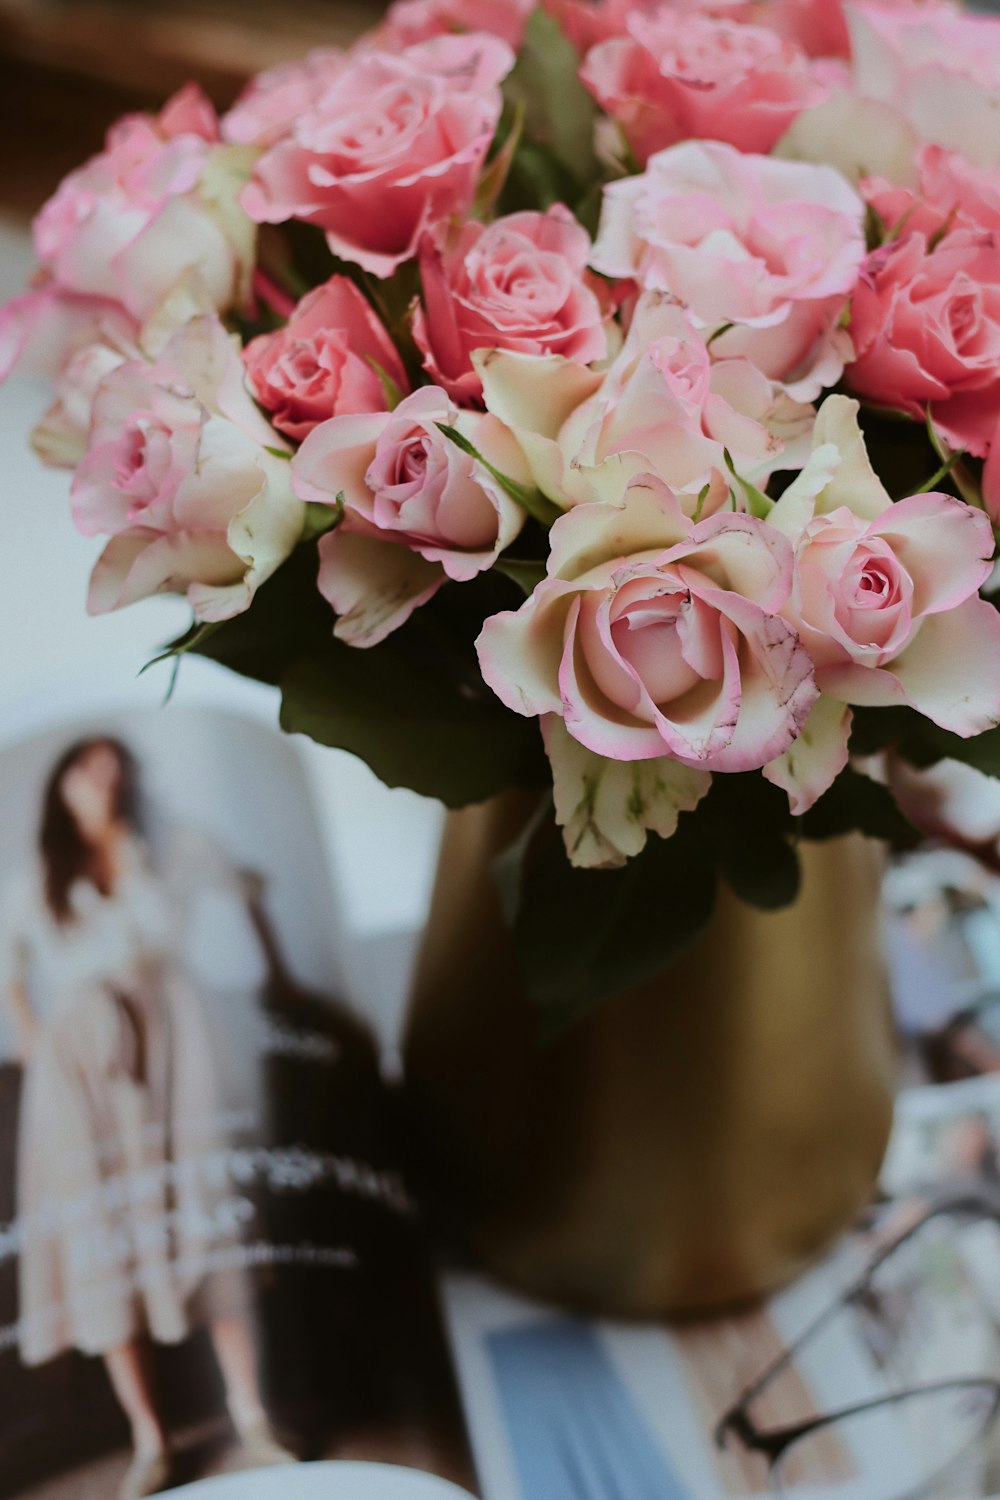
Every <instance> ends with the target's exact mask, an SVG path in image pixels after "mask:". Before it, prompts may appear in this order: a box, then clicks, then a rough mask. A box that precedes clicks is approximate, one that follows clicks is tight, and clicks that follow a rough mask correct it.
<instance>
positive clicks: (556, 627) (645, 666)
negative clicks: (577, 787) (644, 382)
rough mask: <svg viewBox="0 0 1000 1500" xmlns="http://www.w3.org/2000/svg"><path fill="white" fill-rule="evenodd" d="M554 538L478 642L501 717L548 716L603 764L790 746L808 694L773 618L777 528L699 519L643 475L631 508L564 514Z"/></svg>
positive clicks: (783, 594) (804, 671) (739, 755)
mask: <svg viewBox="0 0 1000 1500" xmlns="http://www.w3.org/2000/svg"><path fill="white" fill-rule="evenodd" d="M551 545H552V550H551V553H550V556H549V561H548V577H547V578H546V579H545V580H544V581H543V582H542V583H540V584H539V585H538V586H537V587H536V589H535V591H534V593H533V594H532V595H531V597H530V598H529V599H528V600H527V601H526V602H525V603H524V604H523V605H522V607H521V608H520V609H519V610H518V611H517V612H516V613H507V614H501V615H495V616H493V617H492V618H491V619H489V620H487V622H486V624H485V626H484V627H483V631H482V634H481V635H480V637H479V641H478V650H479V660H480V666H481V668H482V672H483V676H484V678H485V680H486V682H487V683H488V684H489V685H490V687H492V689H493V691H494V692H495V693H496V694H497V695H498V697H500V698H501V700H502V701H503V702H504V703H505V704H506V705H507V706H508V708H511V709H513V711H514V712H515V713H519V714H524V715H527V716H533V715H536V714H537V715H541V716H542V717H543V723H544V721H545V718H546V716H548V715H555V716H557V717H558V718H560V719H562V720H563V721H564V723H565V726H566V729H567V730H568V731H569V734H570V735H571V736H572V737H573V739H575V740H576V741H578V742H579V743H580V744H581V745H583V746H585V747H586V748H587V749H588V750H590V751H592V752H593V753H594V754H596V755H601V756H606V757H608V758H609V759H611V760H622V761H630V760H652V759H656V758H659V757H662V756H669V757H670V758H671V759H672V760H676V761H679V762H680V763H681V764H682V765H686V766H693V767H696V768H699V769H702V770H706V771H751V770H755V769H758V768H759V767H761V766H763V765H764V764H765V763H766V762H767V761H769V760H770V759H771V758H772V757H774V756H776V755H780V754H781V753H782V752H783V751H784V750H786V749H787V748H788V746H789V745H790V744H791V742H792V740H793V739H794V738H795V736H796V734H797V733H798V731H799V729H800V728H801V726H802V724H803V723H804V721H805V719H806V717H807V715H808V713H809V710H810V708H811V707H812V705H813V703H814V702H815V699H816V687H815V684H814V682H813V674H812V664H811V662H810V660H809V656H808V653H807V652H806V651H805V650H804V648H803V647H802V645H801V644H800V642H799V640H798V638H797V636H796V635H795V632H794V631H793V629H792V628H791V626H789V625H788V624H787V623H786V622H785V621H784V620H783V619H781V618H779V612H780V611H781V609H782V608H783V607H784V605H785V603H786V602H787V599H788V594H789V590H790V588H791V582H792V553H791V548H790V546H789V545H788V542H787V541H786V539H785V538H784V537H783V536H782V535H781V534H780V533H779V532H777V531H775V530H773V529H772V528H771V527H769V526H768V525H767V524H766V523H765V522H763V521H758V520H755V519H754V518H753V517H751V516H746V515H733V514H727V513H719V514H718V515H715V516H711V517H709V519H708V520H705V521H700V522H697V523H696V522H694V521H692V520H691V518H690V517H689V516H687V515H686V514H685V510H684V507H683V505H682V504H681V503H680V501H679V500H678V498H677V497H676V496H675V495H673V494H672V493H671V491H670V490H669V489H667V488H666V487H665V486H664V485H662V484H660V483H659V482H658V481H656V480H652V479H650V480H645V479H642V478H638V479H636V480H635V481H634V482H633V484H632V485H631V486H630V488H629V491H628V492H627V494H626V497H625V501H624V504H622V505H617V506H616V505H609V504H601V505H585V506H578V507H577V508H576V509H575V510H572V511H570V512H569V513H568V514H567V515H565V516H563V517H561V518H560V519H559V520H558V521H556V523H555V525H554V526H553V527H552V532H551Z"/></svg>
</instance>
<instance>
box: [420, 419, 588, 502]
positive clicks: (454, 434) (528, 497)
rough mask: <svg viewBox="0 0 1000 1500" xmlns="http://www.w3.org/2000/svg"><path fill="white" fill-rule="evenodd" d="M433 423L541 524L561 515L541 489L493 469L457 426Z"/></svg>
mask: <svg viewBox="0 0 1000 1500" xmlns="http://www.w3.org/2000/svg"><path fill="white" fill-rule="evenodd" d="M434 425H435V426H436V427H437V428H438V429H439V431H441V432H443V433H444V435H445V437H446V438H449V439H450V440H451V441H452V442H453V443H454V444H455V447H456V448H461V450H462V452H463V453H467V454H468V455H469V457H470V458H474V459H475V461H476V463H479V464H482V466H483V468H484V469H485V470H486V472H487V473H488V474H492V475H493V478H494V479H495V480H496V482H497V484H498V485H499V486H500V488H501V489H502V490H503V491H504V492H505V493H506V494H508V495H509V496H510V498H511V499H512V500H514V501H516V502H517V504H518V505H520V507H521V509H522V510H526V511H527V513H528V515H529V516H533V517H534V519H535V520H536V521H538V522H539V523H540V524H541V525H542V526H551V525H552V522H553V521H555V520H558V518H559V517H560V516H561V515H562V511H561V510H560V509H559V507H558V506H557V505H553V503H552V501H551V500H548V499H546V497H545V496H544V495H543V494H542V492H541V490H535V489H529V488H528V487H527V485H523V484H518V482H517V480H516V479H511V477H510V475H509V474H502V473H501V472H500V470H499V469H495V468H494V467H493V465H492V464H491V463H490V462H489V460H488V459H485V458H484V457H483V455H482V454H481V453H480V452H479V449H478V448H477V447H476V446H475V444H474V443H470V441H469V439H468V438H467V437H466V436H465V435H464V434H463V433H461V432H459V430H458V428H457V427H449V426H448V424H447V422H436V423H435V424H434Z"/></svg>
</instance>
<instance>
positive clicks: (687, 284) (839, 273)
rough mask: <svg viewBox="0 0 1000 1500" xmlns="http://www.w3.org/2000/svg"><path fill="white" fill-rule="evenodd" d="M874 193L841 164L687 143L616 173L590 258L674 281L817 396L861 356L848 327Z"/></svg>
mask: <svg viewBox="0 0 1000 1500" xmlns="http://www.w3.org/2000/svg"><path fill="white" fill-rule="evenodd" d="M864 215H865V210H864V204H863V203H862V201H861V199H860V198H859V197H858V195H857V193H856V192H855V191H854V189H853V188H852V187H851V186H850V184H849V183H847V182H846V181H845V180H844V178H843V177H841V175H840V173H839V172H836V171H834V170H833V168H831V167H823V166H811V165H807V164H805V163H800V162H791V161H777V160H775V159H774V158H773V157H766V156H744V155H742V154H741V153H740V152H739V151H734V150H733V148H732V147H731V146H725V145H722V144H719V143H716V142H700V141H698V142H695V141H692V142H688V143H686V144H685V145H681V146H674V147H672V148H671V149H670V150H669V151H662V152H660V153H659V154H658V155H657V156H654V157H653V158H652V159H651V160H650V162H649V164H648V166H647V169H646V171H645V172H644V173H643V174H642V175H641V176H639V177H629V178H625V179H624V180H622V181H620V182H612V183H610V184H609V185H608V186H607V187H606V188H605V190H604V208H603V211H602V215H601V225H600V230H599V232H598V236H597V241H596V244H595V246H594V252H593V255H592V256H591V265H593V266H594V267H595V268H596V269H597V270H598V271H603V272H604V273H605V274H606V275H609V276H616V277H623V278H624V277H633V278H634V279H635V280H636V281H638V282H639V284H640V286H643V287H646V288H655V289H657V290H659V291H664V292H669V293H670V294H671V295H673V296H674V297H677V298H678V299H679V300H680V301H681V302H683V303H684V304H685V305H686V306H687V308H688V310H689V312H690V314H691V316H692V318H693V319H694V321H695V323H696V324H697V325H698V326H699V327H700V328H703V329H705V330H706V333H707V336H713V337H712V353H713V355H714V356H716V357H718V358H732V357H737V358H746V359H748V360H751V361H752V362H753V363H754V364H755V365H756V366H757V367H758V369H760V370H761V371H762V372H763V373H764V374H765V375H767V376H768V377H769V378H770V379H772V380H775V381H780V382H781V383H782V384H783V385H784V387H785V389H786V390H787V391H788V392H789V394H790V395H792V396H794V397H795V398H796V399H797V400H800V401H810V400H813V399H815V397H816V396H817V395H818V394H819V393H820V391H821V390H822V389H823V387H824V386H830V385H833V384H834V383H835V382H836V380H837V379H838V377H839V375H840V373H841V371H842V369H843V367H844V364H845V362H846V361H847V360H848V359H849V357H850V352H851V341H850V339H849V337H848V335H847V334H846V333H845V331H844V330H843V329H842V328H841V327H840V326H839V323H840V318H841V314H842V313H843V312H844V309H845V305H846V301H847V298H848V296H849V295H850V293H851V292H852V291H853V290H854V287H855V285H856V283H857V279H858V274H859V272H860V269H861V265H862V262H863V260H864V256H865V239H864V230H863V225H864Z"/></svg>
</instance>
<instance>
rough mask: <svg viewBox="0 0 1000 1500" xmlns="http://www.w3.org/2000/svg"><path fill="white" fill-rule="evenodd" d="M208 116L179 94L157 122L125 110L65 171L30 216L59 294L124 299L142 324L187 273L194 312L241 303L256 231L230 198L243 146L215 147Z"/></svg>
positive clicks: (193, 98) (196, 98) (192, 94)
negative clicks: (101, 145) (99, 144)
mask: <svg viewBox="0 0 1000 1500" xmlns="http://www.w3.org/2000/svg"><path fill="white" fill-rule="evenodd" d="M213 131H214V114H212V112H211V107H210V106H209V105H208V103H207V101H205V100H203V99H202V98H201V96H200V95H199V94H198V93H197V92H196V91H191V90H185V91H184V92H183V93H182V94H181V95H178V96H177V97H176V98H175V99H173V100H171V101H170V103H169V104H168V105H167V106H166V108H165V109H164V110H163V111H162V112H161V114H160V115H159V116H158V117H157V118H155V119H154V118H153V117H151V116H147V115H129V116H127V117H126V118H125V119H123V120H120V121H119V122H118V124H117V125H114V126H112V128H111V130H110V131H109V132H108V137H107V144H106V147H105V150H104V151H103V152H101V154H100V155H98V156H95V157H93V158H92V159H91V160H90V161H89V162H88V163H87V164H86V165H85V166H83V167H81V168H80V169H79V170H78V171H76V172H72V173H70V175H69V176H68V177H67V178H66V179H65V181H64V182H63V183H62V184H61V186H60V187H59V188H58V189H57V190H56V192H55V194H54V195H53V197H52V198H50V199H49V201H48V202H47V203H46V204H45V206H44V207H43V208H42V210H41V212H40V213H39V214H38V216H37V218H36V219H35V224H34V237H35V249H36V251H37V253H38V257H39V259H40V261H41V262H42V265H43V267H44V269H45V271H46V272H47V274H48V275H49V277H50V278H51V282H52V284H53V285H54V286H55V287H56V288H58V289H59V291H61V292H63V293H65V294H66V295H70V296H73V297H92V298H99V299H103V300H104V301H106V302H110V303H118V304H120V305H121V306H122V307H123V308H124V310H125V312H126V313H127V315H128V316H129V317H130V318H133V319H135V320H137V321H138V322H145V321H146V319H148V318H149V317H150V316H151V315H152V314H153V313H155V312H156V310H157V309H158V308H159V307H160V306H161V305H162V304H163V303H164V302H165V300H166V299H167V298H168V296H169V294H170V293H171V292H173V291H174V289H175V288H176V287H177V286H178V284H179V283H181V282H182V281H183V280H185V279H187V280H188V281H190V282H192V283H193V284H195V285H196V287H197V290H198V293H199V296H200V299H201V304H202V310H208V309H215V310H218V311H220V312H223V311H226V310H227V309H229V308H232V307H235V306H238V305H241V304H242V303H243V302H245V301H246V298H247V294H248V291H249V277H250V273H251V271H252V268H253V262H254V254H255V250H254V244H255V231H254V226H253V224H252V223H251V222H250V220H249V219H248V218H247V216H246V214H245V213H244V212H243V211H242V210H241V209H240V207H239V204H238V201H237V198H238V193H239V191H240V189H241V186H242V177H243V173H244V172H245V169H246V159H245V153H243V151H242V150H241V149H239V148H234V147H227V146H220V145H218V144H216V140H215V136H214V134H213Z"/></svg>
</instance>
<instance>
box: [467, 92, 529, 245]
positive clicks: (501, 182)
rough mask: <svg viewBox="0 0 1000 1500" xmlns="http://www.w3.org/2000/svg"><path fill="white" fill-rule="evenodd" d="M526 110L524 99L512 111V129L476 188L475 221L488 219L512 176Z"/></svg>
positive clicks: (488, 163) (473, 214) (473, 212)
mask: <svg viewBox="0 0 1000 1500" xmlns="http://www.w3.org/2000/svg"><path fill="white" fill-rule="evenodd" d="M525 113H526V109H525V104H524V100H523V99H519V100H518V101H517V102H516V103H515V105H514V107H513V111H512V119H511V122H510V128H509V129H508V131H507V137H506V139H505V140H504V142H503V144H502V145H501V146H500V148H499V150H498V151H497V152H496V155H495V156H494V157H493V158H492V159H491V160H490V161H489V162H487V164H486V167H485V169H484V171H483V173H482V175H481V177H480V179H479V186H478V187H477V188H476V201H475V204H474V205H473V209H472V216H473V218H475V219H488V218H489V217H490V215H491V214H492V213H493V211H494V209H495V208H496V205H497V201H498V199H499V198H500V195H501V193H502V192H503V190H504V188H505V186H506V184H507V178H508V177H509V176H510V169H511V166H512V165H513V162H514V157H515V155H516V154H517V150H518V147H519V146H520V144H521V138H522V136H523V134H524V117H525Z"/></svg>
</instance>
